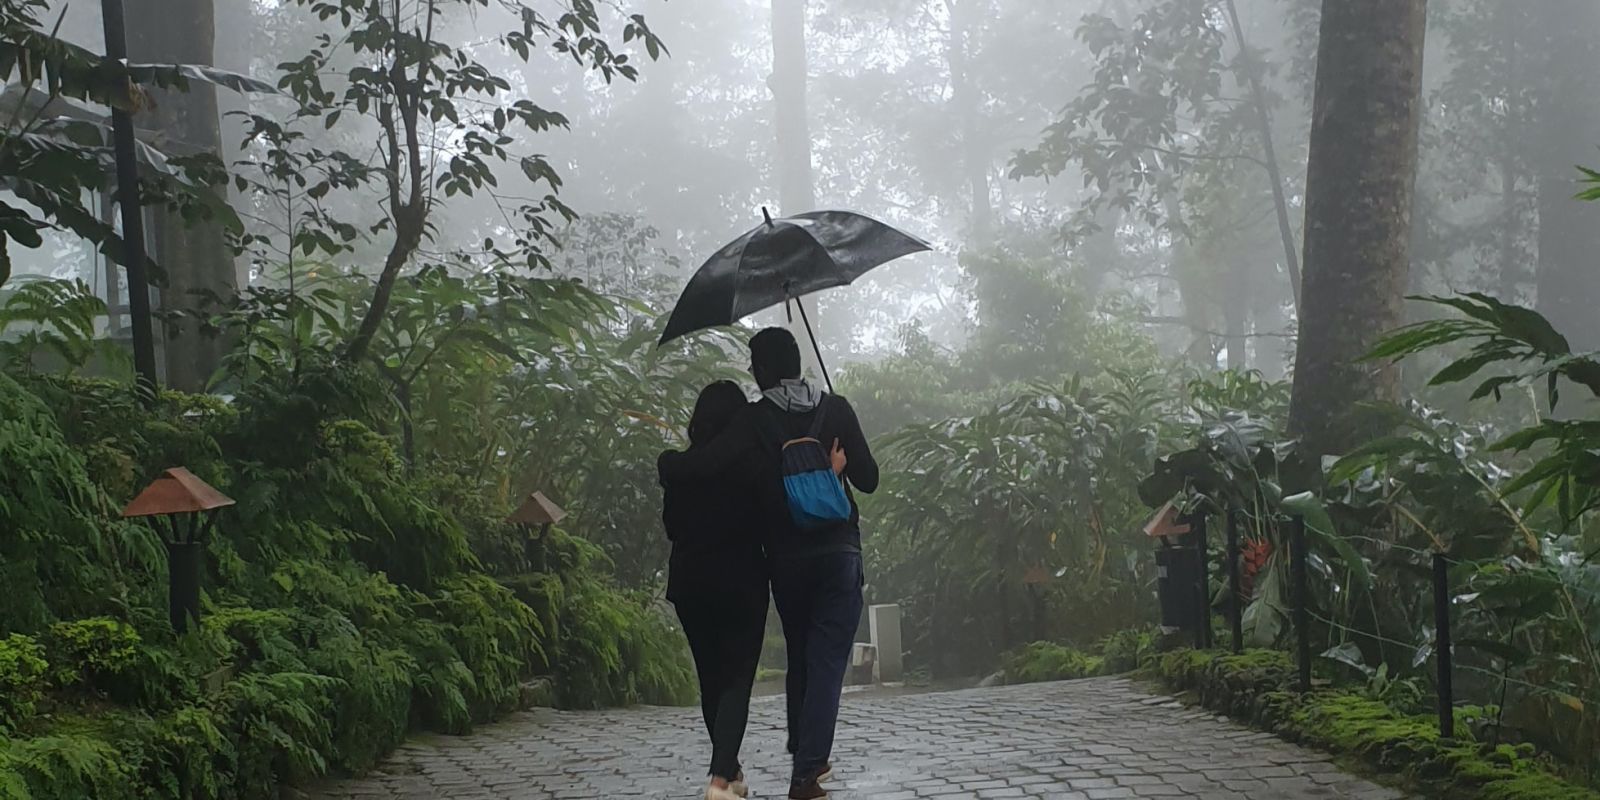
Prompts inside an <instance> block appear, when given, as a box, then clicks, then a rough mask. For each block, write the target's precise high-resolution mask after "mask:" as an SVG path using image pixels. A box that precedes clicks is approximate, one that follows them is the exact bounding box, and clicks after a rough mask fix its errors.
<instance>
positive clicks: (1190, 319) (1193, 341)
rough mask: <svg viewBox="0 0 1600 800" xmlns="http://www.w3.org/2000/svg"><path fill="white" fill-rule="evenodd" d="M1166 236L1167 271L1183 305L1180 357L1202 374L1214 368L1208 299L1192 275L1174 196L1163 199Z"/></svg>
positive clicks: (1186, 239)
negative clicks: (1186, 334)
mask: <svg viewBox="0 0 1600 800" xmlns="http://www.w3.org/2000/svg"><path fill="white" fill-rule="evenodd" d="M1165 204H1166V211H1167V235H1168V236H1170V237H1172V248H1171V263H1170V264H1168V265H1167V270H1168V273H1169V274H1170V275H1172V279H1173V282H1174V283H1175V284H1177V287H1178V298H1179V302H1181V303H1182V304H1183V322H1184V327H1185V328H1187V329H1188V332H1189V335H1190V337H1191V338H1190V339H1189V344H1188V346H1187V347H1185V348H1184V357H1185V358H1187V359H1188V360H1189V361H1191V362H1193V363H1194V364H1195V366H1198V367H1200V368H1202V369H1205V370H1208V371H1209V370H1212V369H1215V368H1216V366H1217V358H1216V351H1215V350H1214V349H1213V347H1214V344H1213V342H1212V341H1211V338H1212V337H1211V313H1210V312H1211V308H1210V297H1208V295H1207V292H1206V286H1205V280H1204V278H1203V277H1202V276H1201V275H1199V274H1198V273H1197V272H1196V269H1195V267H1196V265H1195V264H1194V254H1193V251H1194V248H1193V247H1192V246H1191V245H1190V243H1189V234H1188V232H1187V231H1186V229H1185V227H1184V218H1183V205H1182V202H1181V201H1180V200H1178V198H1177V197H1176V196H1175V195H1168V197H1167V199H1166V203H1165Z"/></svg>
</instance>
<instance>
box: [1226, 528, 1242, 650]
mask: <svg viewBox="0 0 1600 800" xmlns="http://www.w3.org/2000/svg"><path fill="white" fill-rule="evenodd" d="M1240 583H1241V581H1240V579H1239V509H1237V508H1232V507H1230V508H1229V509H1228V596H1229V597H1230V598H1231V599H1232V602H1230V603H1228V622H1229V623H1230V625H1231V626H1232V629H1233V652H1234V653H1236V654H1237V653H1243V652H1244V589H1243V587H1242V586H1241V585H1240Z"/></svg>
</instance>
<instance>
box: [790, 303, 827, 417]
mask: <svg viewBox="0 0 1600 800" xmlns="http://www.w3.org/2000/svg"><path fill="white" fill-rule="evenodd" d="M794 304H795V305H797V306H799V307H800V321H801V322H803V323H805V326H806V337H807V338H809V339H810V340H811V352H813V353H816V354H817V368H819V369H821V370H822V382H823V383H826V384H827V385H828V394H833V393H834V392H833V379H832V378H830V377H828V365H827V364H825V363H823V361H822V348H821V347H820V346H819V345H818V344H817V334H816V331H813V330H811V319H810V318H809V317H807V316H806V304H805V303H802V302H800V298H798V297H796V298H794Z"/></svg>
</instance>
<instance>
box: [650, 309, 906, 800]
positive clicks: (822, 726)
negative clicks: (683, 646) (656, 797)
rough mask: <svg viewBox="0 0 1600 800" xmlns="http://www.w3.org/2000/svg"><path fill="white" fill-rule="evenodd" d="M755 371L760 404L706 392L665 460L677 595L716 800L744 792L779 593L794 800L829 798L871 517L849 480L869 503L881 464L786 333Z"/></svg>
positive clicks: (766, 338)
mask: <svg viewBox="0 0 1600 800" xmlns="http://www.w3.org/2000/svg"><path fill="white" fill-rule="evenodd" d="M750 371H751V374H752V375H753V376H754V377H755V380H756V384H757V385H758V386H759V387H760V389H761V394H762V398H761V400H760V401H758V402H755V403H748V402H747V401H746V399H745V395H744V390H742V389H741V388H739V386H738V384H735V383H733V382H731V381H719V382H717V383H714V384H712V385H710V386H708V387H706V388H705V390H704V391H703V392H701V394H700V398H699V401H698V402H697V403H696V404H695V409H694V416H693V418H692V419H691V421H690V423H689V443H690V444H689V449H688V450H687V451H685V452H677V451H668V452H666V453H663V454H662V455H661V458H660V460H659V461H658V462H657V469H658V471H659V472H660V479H661V485H662V487H663V489H664V498H663V513H662V516H663V520H664V522H665V523H666V529H667V535H668V537H669V538H670V539H671V540H672V558H671V562H670V567H669V570H668V577H667V598H668V599H669V600H671V601H672V603H673V605H674V607H675V608H676V609H677V612H678V617H679V619H680V620H681V621H682V623H683V630H684V634H685V635H686V636H687V637H688V639H689V647H690V649H691V650H692V651H693V653H694V660H695V668H696V670H697V672H698V673H699V678H700V695H701V706H702V711H703V712H704V716H705V724H706V730H707V731H708V732H709V733H710V735H711V747H712V754H711V769H710V774H711V781H710V784H709V785H708V786H707V787H706V793H705V797H706V800H732V798H736V797H743V796H744V795H745V793H746V791H747V790H746V788H745V786H744V774H743V771H742V770H741V769H740V766H739V747H740V745H741V743H742V742H743V739H744V732H745V726H746V723H747V721H748V719H749V713H750V690H751V685H752V684H753V683H754V681H755V672H756V665H757V663H758V661H759V660H760V656H761V646H762V641H763V639H764V636H765V630H766V620H767V604H768V603H767V600H768V597H769V590H770V597H771V598H772V600H773V601H774V604H775V605H776V606H777V609H778V616H779V617H780V619H781V620H782V622H783V635H784V639H785V641H786V643H787V649H788V674H787V677H786V686H785V689H786V692H787V698H786V699H787V701H788V703H787V705H788V749H789V752H790V754H791V755H792V756H793V758H794V763H793V772H792V773H791V777H790V783H789V795H788V796H789V797H790V798H792V800H815V799H816V798H824V797H827V796H828V793H827V791H826V790H825V789H823V788H822V785H821V784H822V782H823V781H824V780H826V779H827V777H828V775H829V773H830V772H831V766H830V764H829V757H830V753H831V751H832V749H833V734H834V726H835V724H836V723H837V721H838V716H839V694H840V691H841V690H842V687H843V685H844V676H845V671H846V668H847V667H848V665H849V659H850V650H851V647H852V645H853V644H854V642H855V632H856V628H857V625H858V624H859V622H860V619H861V610H862V594H861V590H862V584H863V577H862V565H861V528H860V524H859V523H860V516H859V512H858V511H857V509H856V505H855V498H854V497H853V496H851V495H850V493H849V491H848V489H846V488H845V487H844V485H843V484H845V483H847V484H848V485H849V486H853V487H854V488H856V489H858V490H860V491H863V492H868V493H871V492H873V491H874V490H876V489H877V487H878V465H877V463H876V462H875V461H873V458H872V452H871V451H870V450H869V449H868V447H867V442H866V437H865V436H863V435H862V433H861V426H860V423H859V422H858V421H857V420H856V415H855V412H854V411H853V410H852V409H851V408H850V404H849V403H848V402H846V401H845V399H844V398H842V397H839V396H836V395H829V394H825V393H823V392H822V391H820V390H819V389H817V388H816V387H815V386H812V385H811V384H810V383H808V382H807V381H805V380H804V379H802V378H801V377H800V374H801V371H800V348H799V345H798V344H797V342H796V341H795V338H794V336H793V335H792V334H790V333H789V331H787V330H785V329H783V328H768V329H766V330H763V331H761V332H760V333H758V334H756V335H755V336H754V337H753V338H752V339H751V340H750ZM822 443H828V445H829V446H828V447H826V448H824V447H822ZM830 470H831V472H830ZM835 476H837V477H835ZM830 492H831V493H833V494H831V495H830ZM834 498H836V499H834Z"/></svg>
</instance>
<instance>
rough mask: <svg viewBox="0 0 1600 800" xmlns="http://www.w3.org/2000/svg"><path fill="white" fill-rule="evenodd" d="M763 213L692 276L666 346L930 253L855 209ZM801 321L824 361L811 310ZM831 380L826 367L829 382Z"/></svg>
mask: <svg viewBox="0 0 1600 800" xmlns="http://www.w3.org/2000/svg"><path fill="white" fill-rule="evenodd" d="M761 214H762V216H764V217H765V218H766V221H765V222H763V223H762V224H760V225H758V226H756V227H755V229H753V230H751V231H750V232H749V233H746V234H745V235H743V236H740V237H739V238H738V239H735V240H733V241H732V242H730V243H728V245H727V246H726V247H723V248H722V249H721V250H718V251H717V253H716V255H713V256H712V257H711V258H709V259H707V260H706V263H705V264H702V265H701V266H700V269H699V270H698V271H696V272H695V274H694V277H692V278H690V279H689V285H688V286H685V287H684V289H683V295H682V296H681V297H679V298H678V305H677V306H676V307H675V308H673V309H672V317H671V318H670V319H668V320H667V329H666V331H665V332H663V333H662V334H661V344H666V343H667V342H669V341H671V340H673V339H676V338H677V337H679V336H683V335H684V334H687V333H693V332H694V331H698V330H702V329H704V328H714V327H716V326H718V325H732V324H733V323H735V322H738V321H739V320H741V319H743V318H745V317H747V316H750V315H751V314H754V313H756V312H757V311H762V310H764V309H768V308H771V307H773V306H775V305H778V304H779V303H784V304H787V303H788V302H789V301H790V300H796V299H798V298H800V297H801V296H803V295H807V294H810V293H812V292H816V291H820V290H822V289H828V288H831V287H834V286H844V285H847V284H849V283H850V282H851V281H854V280H855V279H856V278H859V277H861V276H862V275H864V274H866V273H867V271H868V270H870V269H872V268H873V267H877V266H879V265H881V264H886V263H888V262H890V261H893V260H895V259H897V258H899V257H901V256H905V255H910V254H912V253H920V252H922V251H924V250H927V249H929V247H928V244H927V243H926V242H924V241H922V240H921V239H918V238H916V237H915V236H911V235H909V234H906V233H902V232H900V231H897V230H895V229H894V228H891V227H889V226H888V225H885V224H883V223H882V222H879V221H877V220H875V219H872V218H871V217H866V216H862V215H861V214H856V213H853V212H849V211H812V212H809V213H805V214H799V215H796V216H793V217H785V218H783V219H773V218H772V217H771V215H769V214H767V210H766V209H764V208H763V209H761ZM796 305H799V304H798V303H796ZM800 318H801V320H802V321H803V322H804V323H805V326H806V333H807V335H809V336H810V337H811V347H812V349H813V350H814V351H815V352H816V354H817V361H818V363H821V361H822V349H821V348H820V347H818V346H817V337H816V334H815V333H812V331H811V320H809V319H806V314H805V307H804V306H801V308H800ZM827 377H828V376H827V370H826V369H824V370H823V378H824V379H825V380H826V379H827ZM829 383H830V386H829V388H830V389H831V388H832V385H831V383H832V382H831V381H830V382H829Z"/></svg>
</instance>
